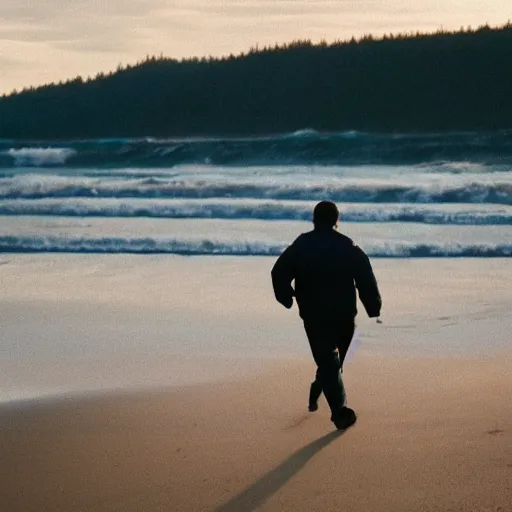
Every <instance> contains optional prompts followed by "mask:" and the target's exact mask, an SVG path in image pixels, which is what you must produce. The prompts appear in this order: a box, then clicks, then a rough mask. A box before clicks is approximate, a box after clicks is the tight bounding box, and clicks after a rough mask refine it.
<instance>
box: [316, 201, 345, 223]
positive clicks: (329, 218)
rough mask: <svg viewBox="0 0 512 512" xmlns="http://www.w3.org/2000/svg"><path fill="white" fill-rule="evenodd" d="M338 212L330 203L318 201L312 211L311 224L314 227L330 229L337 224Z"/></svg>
mask: <svg viewBox="0 0 512 512" xmlns="http://www.w3.org/2000/svg"><path fill="white" fill-rule="evenodd" d="M339 215H340V212H339V211H338V208H337V207H336V205H335V204H334V203H333V202H331V201H320V202H319V203H318V204H317V205H316V206H315V209H314V210H313V224H314V225H315V226H321V227H329V228H332V227H333V226H335V225H336V223H337V222H338V217H339Z"/></svg>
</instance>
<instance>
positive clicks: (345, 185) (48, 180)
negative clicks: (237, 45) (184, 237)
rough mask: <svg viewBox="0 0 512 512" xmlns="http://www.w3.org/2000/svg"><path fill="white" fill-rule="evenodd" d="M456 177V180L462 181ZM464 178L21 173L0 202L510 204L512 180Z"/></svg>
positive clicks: (2, 187) (0, 189)
mask: <svg viewBox="0 0 512 512" xmlns="http://www.w3.org/2000/svg"><path fill="white" fill-rule="evenodd" d="M459 177H460V176H455V177H454V178H459ZM463 178H464V179H463V180H454V181H445V182H443V183H435V182H428V181H424V182H421V181H419V182H415V179H414V177H411V178H410V179H405V178H404V179H403V180H402V181H401V182H400V181H398V180H344V179H342V178H340V179H337V180H334V179H331V180H330V181H329V182H323V183H322V182H310V183H308V182H304V183H301V184H296V182H294V181H287V182H282V181H276V180H269V179H262V180H259V181H254V180H253V181H250V180H243V179H228V178H222V179H221V178H218V179H215V178H212V177H209V178H208V179H206V178H205V179H196V180H194V179H182V178H180V179H162V178H155V177H151V178H143V179H104V180H103V179H97V178H72V177H64V176H51V177H47V176H43V175H18V176H15V177H4V178H0V199H44V198H77V197H84V198H86V197H91V198H139V199H144V198H146V199H162V198H167V199H179V198H182V199H185V198H188V199H211V198H244V199H274V200H299V201H301V200H302V201H308V200H309V201H316V200H324V199H329V200H331V201H336V202H352V203H368V202H372V203H412V202H415V203H473V204H475V203H493V204H504V205H512V182H511V181H510V179H508V180H506V179H499V177H498V176H496V177H495V178H493V179H490V178H489V177H488V176H483V177H481V178H479V177H478V176H472V175H469V176H463Z"/></svg>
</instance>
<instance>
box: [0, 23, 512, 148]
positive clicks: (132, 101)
mask: <svg viewBox="0 0 512 512" xmlns="http://www.w3.org/2000/svg"><path fill="white" fill-rule="evenodd" d="M510 127H512V24H510V23H508V24H506V25H504V26H502V27H499V28H489V27H487V26H485V27H480V28H479V29H477V30H461V31H459V32H452V33H448V32H437V33H435V34H415V35H400V36H387V37H384V38H382V39H379V40H374V39H373V38H372V37H370V36H368V37H364V38H362V39H360V40H358V41H356V40H354V39H352V40H351V41H346V42H337V43H334V44H330V45H328V44H319V45H313V44H311V43H310V42H308V41H297V42H294V43H291V44H289V45H286V46H276V47H274V48H264V49H261V50H258V49H253V50H251V51H250V52H249V53H248V54H242V55H237V56H233V55H232V56H229V57H225V58H222V59H213V58H203V59H187V60H182V61H176V60H173V59H166V58H162V57H160V58H154V57H153V58H148V59H146V60H145V61H144V62H141V63H139V64H137V65H135V66H127V67H125V68H122V67H120V68H119V69H118V70H117V71H115V72H113V73H110V74H106V75H105V74H99V75H97V76H96V77H95V78H93V79H87V80H84V79H82V78H80V77H78V78H75V79H73V80H70V81H68V82H66V83H60V84H50V85H46V86H43V87H38V88H31V89H25V90H23V91H21V92H17V93H13V94H11V95H8V96H3V97H2V98H0V138H31V139H35V138H37V139H57V138H58V139H69V138H92V137H138V136H148V135H152V136H191V135H231V136H234V135H248V134H251V135H257V134H264V133H278V132H286V131H293V130H297V129H301V128H313V129H317V130H322V131H340V130H362V131H381V132H394V131H400V132H406V131H407V132H415V131H423V132H425V131H445V130H484V129H497V128H510Z"/></svg>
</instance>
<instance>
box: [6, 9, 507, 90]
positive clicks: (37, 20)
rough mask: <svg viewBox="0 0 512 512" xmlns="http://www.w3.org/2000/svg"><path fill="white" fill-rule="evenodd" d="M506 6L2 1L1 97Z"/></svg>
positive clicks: (420, 25)
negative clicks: (154, 61) (129, 68)
mask: <svg viewBox="0 0 512 512" xmlns="http://www.w3.org/2000/svg"><path fill="white" fill-rule="evenodd" d="M509 19H512V2H511V1H510V0H0V94H2V93H9V92H11V91H12V90H14V89H18V90H20V89H22V88H23V87H28V86H36V85H42V84H45V83H49V82H55V81H59V80H66V79H68V78H73V77H75V76H77V75H81V76H82V77H84V78H85V77H88V76H94V75H96V74H97V73H98V72H100V71H103V72H107V71H110V70H113V69H115V68H116V67H117V66H118V64H123V65H125V64H134V63H136V62H138V61H140V60H142V59H143V58H144V57H145V56H146V55H160V54H163V55H164V56H166V57H174V58H182V57H190V56H198V57H201V56H208V55H211V56H221V55H229V54H230V53H234V54H237V53H240V52H242V51H247V50H249V49H250V48H251V47H255V46H257V45H258V46H259V47H262V46H265V45H273V44H275V43H285V42H290V41H292V40H296V39H311V40H312V41H314V42H319V41H321V40H322V39H324V40H326V41H327V42H332V41H335V40H340V39H341V40H345V39H350V38H351V37H352V36H355V37H356V38H357V37H359V36H362V35H364V34H373V35H375V36H380V35H383V34H389V33H395V34H396V33H398V32H400V33H403V32H411V31H414V32H415V31H417V30H420V31H422V32H433V31H435V30H437V29H439V28H444V29H448V30H451V29H459V28H460V27H461V26H463V27H467V26H471V27H473V28H476V27H478V26H479V25H483V24H485V23H488V24H489V25H491V26H496V25H503V24H504V23H506V22H507V21H508V20H509Z"/></svg>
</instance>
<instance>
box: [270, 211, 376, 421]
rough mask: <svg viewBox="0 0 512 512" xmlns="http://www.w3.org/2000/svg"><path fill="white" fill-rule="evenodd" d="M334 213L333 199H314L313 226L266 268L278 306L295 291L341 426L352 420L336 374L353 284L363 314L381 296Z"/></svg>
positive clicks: (347, 337)
mask: <svg viewBox="0 0 512 512" xmlns="http://www.w3.org/2000/svg"><path fill="white" fill-rule="evenodd" d="M338 217H339V212H338V209H337V207H336V205H335V204H334V203H332V202H330V201H321V202H320V203H318V204H317V205H316V207H315V209H314V211H313V224H314V229H313V230H312V231H309V232H308V233H303V234H302V235H300V236H299V237H298V238H297V239H296V240H295V241H294V242H293V243H292V245H290V246H289V247H288V248H287V249H285V251H284V252H283V253H282V254H281V256H280V257H279V258H278V260H277V261H276V263H275V265H274V267H273V269H272V284H273V287H274V293H275V296H276V299H277V300H278V302H280V303H281V304H282V305H283V306H284V307H286V308H288V309H289V308H291V307H292V305H293V297H294V296H295V298H296V300H297V305H298V307H299V314H300V316H301V318H302V320H303V322H304V328H305V331H306V335H307V337H308V340H309V344H310V346H311V351H312V353H313V358H314V360H315V363H316V365H317V367H318V377H319V381H320V384H321V386H322V390H323V392H324V395H325V398H326V400H327V403H328V404H329V407H330V409H331V421H332V422H333V423H334V424H335V426H336V428H338V429H345V428H347V427H349V426H350V425H352V424H354V423H355V421H356V415H355V412H354V411H353V410H352V409H350V408H348V407H347V406H346V395H345V389H344V387H343V380H342V378H341V370H342V368H343V361H344V360H345V356H346V355H347V351H348V347H349V345H350V342H351V341H352V336H353V335H354V330H355V316H356V315H357V307H356V303H357V296H356V288H357V291H358V292H359V298H360V299H361V302H362V303H363V305H364V307H365V309H366V312H367V313H368V316H370V317H378V316H379V315H380V309H381V305H382V302H381V297H380V293H379V289H378V286H377V281H376V279H375V276H374V274H373V270H372V267H371V264H370V260H369V259H368V256H366V254H365V253H364V251H363V250H362V249H361V248H360V247H359V246H357V245H356V244H355V243H354V242H353V241H352V240H351V239H350V238H348V237H347V236H345V235H342V234H341V233H338V232H337V231H336V229H335V228H336V226H337V222H338ZM294 280H295V289H294V288H292V281H294ZM336 351H338V352H339V357H338V354H337V353H336Z"/></svg>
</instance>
